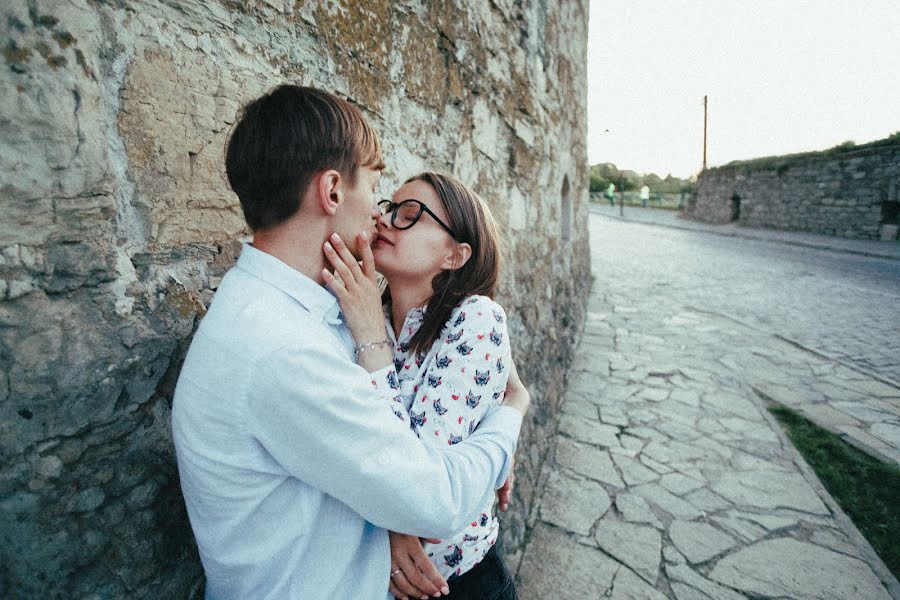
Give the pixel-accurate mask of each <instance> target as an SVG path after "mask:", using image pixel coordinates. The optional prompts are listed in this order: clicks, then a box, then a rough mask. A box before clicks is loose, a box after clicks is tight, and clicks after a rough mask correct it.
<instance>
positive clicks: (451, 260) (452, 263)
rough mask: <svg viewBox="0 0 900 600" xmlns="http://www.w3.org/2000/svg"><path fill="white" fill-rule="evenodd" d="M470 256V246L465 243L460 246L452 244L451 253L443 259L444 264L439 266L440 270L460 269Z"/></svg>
mask: <svg viewBox="0 0 900 600" xmlns="http://www.w3.org/2000/svg"><path fill="white" fill-rule="evenodd" d="M471 256H472V246H470V245H469V244H466V243H465V242H463V243H461V244H459V243H458V244H454V246H453V249H452V251H451V252H450V254H449V255H447V258H445V259H444V262H443V263H442V264H441V268H442V269H449V270H452V271H455V270H456V269H461V268H462V267H463V265H465V264H466V262H468V260H469V258H471Z"/></svg>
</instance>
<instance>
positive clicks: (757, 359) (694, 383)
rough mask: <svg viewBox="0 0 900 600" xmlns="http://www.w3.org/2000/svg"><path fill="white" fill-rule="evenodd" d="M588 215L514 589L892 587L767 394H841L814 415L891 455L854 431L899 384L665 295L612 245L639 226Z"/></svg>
mask: <svg viewBox="0 0 900 600" xmlns="http://www.w3.org/2000/svg"><path fill="white" fill-rule="evenodd" d="M591 226H592V242H593V243H592V258H593V261H594V262H593V264H594V274H595V277H596V281H595V284H594V291H593V294H592V297H591V299H590V304H589V312H588V320H587V323H586V326H585V331H584V334H583V337H582V340H581V346H580V351H579V353H578V358H577V359H576V363H575V364H574V365H573V367H572V371H571V373H570V379H569V390H568V394H567V399H566V402H565V404H564V406H563V413H562V414H561V416H560V423H559V436H558V444H557V446H556V453H555V460H553V461H548V481H547V485H546V488H545V490H544V492H543V494H542V497H541V501H540V509H539V514H538V515H537V518H536V521H535V522H534V523H533V528H532V530H531V535H530V539H529V544H528V546H527V547H526V550H525V553H524V556H523V559H522V562H521V563H520V567H519V570H518V578H519V582H520V592H521V595H522V597H523V598H524V599H531V598H536V599H543V598H621V599H625V598H635V599H638V598H640V599H656V598H676V599H677V600H705V599H719V598H722V599H726V600H731V599H739V598H808V599H825V598H834V599H838V598H841V599H845V598H860V599H863V598H864V599H867V600H869V599H880V598H890V597H891V594H893V595H894V597H898V595H900V586H898V584H897V581H896V579H894V578H893V577H892V576H891V575H890V573H889V572H888V571H887V570H886V568H885V567H884V565H883V564H882V563H881V561H880V560H879V559H878V558H877V556H875V555H874V553H873V552H872V550H871V548H870V547H869V546H868V544H866V542H865V541H864V540H863V539H862V538H861V536H860V535H859V533H858V532H857V531H856V530H855V528H854V527H853V526H852V524H851V523H850V522H849V520H847V518H846V516H844V515H843V513H842V512H841V511H840V509H838V508H837V507H836V506H835V504H834V502H833V501H832V500H831V498H830V497H829V496H828V494H827V493H826V492H825V491H824V489H822V487H821V486H820V484H819V483H818V481H817V480H816V479H815V477H814V476H813V475H812V474H811V472H810V471H809V469H808V467H807V466H806V465H805V463H804V462H803V461H802V459H800V458H799V455H798V454H797V453H796V451H795V450H794V449H793V447H792V446H791V445H790V443H789V442H788V441H787V440H786V438H785V437H784V435H783V433H782V432H781V430H780V428H779V427H778V425H777V423H775V421H774V419H773V418H772V417H771V415H769V414H768V413H767V411H766V410H765V408H764V400H763V398H764V397H765V396H767V395H770V396H777V397H778V400H779V401H786V400H790V399H791V398H793V397H800V396H802V397H803V398H811V397H815V398H820V397H822V395H823V394H824V393H825V391H828V392H829V393H831V392H834V391H836V390H837V391H840V395H841V397H842V398H845V399H846V402H847V403H848V406H847V407H844V408H845V409H846V411H843V410H838V409H834V408H833V407H832V404H833V403H819V404H821V406H819V408H818V410H820V411H821V412H822V413H823V416H822V417H821V418H822V419H824V420H828V419H832V420H833V421H834V423H833V425H834V426H835V427H839V426H841V425H843V426H845V427H848V428H853V427H856V428H859V432H858V433H859V434H865V435H869V436H871V437H873V438H874V439H875V440H877V441H878V442H879V443H881V444H882V446H881V447H882V450H884V451H885V452H887V451H890V450H892V449H896V448H897V446H898V445H897V444H894V445H893V446H891V445H890V444H884V443H883V442H884V440H882V439H881V438H875V436H874V435H873V434H872V433H871V432H870V431H869V430H866V431H863V430H862V428H861V427H862V426H863V424H867V423H869V421H867V420H866V419H865V417H869V418H871V417H873V416H877V417H878V422H879V423H883V424H889V423H890V422H891V420H890V419H892V418H893V417H892V416H891V415H894V416H896V414H897V408H898V405H900V402H898V398H900V394H898V393H897V389H896V388H895V387H893V386H891V385H889V384H886V383H884V382H882V381H880V380H878V379H876V378H873V377H869V376H866V375H865V374H863V373H861V372H859V371H858V370H855V369H851V368H848V367H846V366H843V365H841V364H840V363H835V361H833V360H830V359H828V358H825V357H822V356H820V355H817V354H814V353H810V352H808V351H807V350H805V349H803V348H799V347H798V346H797V345H796V344H793V343H790V342H787V341H784V340H782V339H779V338H777V337H774V336H773V335H772V332H771V331H767V330H765V329H762V328H759V327H756V326H754V325H752V324H751V325H748V324H745V323H742V322H740V321H739V320H736V319H734V318H733V317H732V316H730V315H723V314H720V313H719V312H718V311H716V310H712V309H710V308H709V306H701V307H698V306H696V302H693V301H690V299H689V297H679V296H678V294H671V293H668V294H667V295H666V296H665V298H663V297H662V296H661V295H662V294H664V293H665V292H664V291H663V290H664V289H665V288H666V287H667V286H669V287H671V286H672V285H674V284H673V282H672V281H671V280H669V279H665V278H663V279H659V278H655V277H647V276H646V275H647V274H646V273H644V272H642V271H641V270H640V269H635V265H634V264H631V263H630V262H629V261H628V260H625V259H624V258H623V257H622V256H620V255H619V251H618V250H617V248H618V249H620V248H622V245H623V241H624V240H627V241H628V244H630V246H629V248H632V249H640V248H643V249H647V248H651V251H652V248H653V244H652V243H650V242H649V241H648V240H645V239H644V238H642V237H641V232H640V231H638V230H636V229H635V228H641V227H643V228H645V229H647V226H639V225H629V224H626V223H620V222H613V221H611V220H609V219H605V218H602V217H592V225H591ZM645 234H646V232H645ZM684 235H697V234H693V233H692V234H684ZM650 237H652V238H653V239H654V240H659V239H660V238H661V237H665V236H664V235H663V234H661V233H660V232H659V231H657V230H656V229H655V228H654V231H653V232H652V235H651V236H650ZM732 243H733V242H732ZM657 250H658V249H657ZM695 250H696V249H695ZM636 253H637V254H638V255H639V259H640V260H646V259H647V257H645V256H643V255H642V254H640V252H639V251H636ZM657 258H659V257H657ZM676 258H678V259H679V260H680V261H681V262H684V260H685V257H684V256H681V257H676ZM692 258H694V257H692ZM660 286H661V287H660ZM668 291H669V292H672V291H673V290H671V289H669V290H668ZM685 299H687V301H685ZM663 300H665V301H663ZM829 386H830V387H829ZM819 388H822V389H819ZM831 388H834V389H831ZM798 404H799V405H802V406H804V407H807V408H808V406H807V405H810V406H813V405H815V403H809V402H806V401H803V402H800V401H798ZM832 410H834V411H836V412H837V413H838V414H833V413H832V412H831V411H832ZM867 410H872V411H875V412H876V413H878V414H877V415H872V414H868V413H866V411H867ZM853 412H855V413H856V416H854V417H849V414H850V413H853ZM844 418H853V419H855V421H854V424H851V423H850V422H849V421H848V422H846V423H844V424H840V423H838V422H837V421H839V420H840V419H844ZM888 433H889V435H888V437H890V432H888ZM869 441H870V443H872V444H875V443H876V442H875V441H873V440H869Z"/></svg>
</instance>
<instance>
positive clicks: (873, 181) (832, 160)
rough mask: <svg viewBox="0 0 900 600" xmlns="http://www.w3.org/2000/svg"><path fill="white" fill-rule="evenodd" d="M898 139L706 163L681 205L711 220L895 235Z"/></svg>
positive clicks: (857, 235)
mask: <svg viewBox="0 0 900 600" xmlns="http://www.w3.org/2000/svg"><path fill="white" fill-rule="evenodd" d="M898 203H900V138H896V137H894V138H889V139H886V140H880V141H878V142H873V143H871V144H866V145H862V146H851V147H849V148H843V147H839V148H835V149H832V150H827V151H824V152H811V153H807V154H797V155H790V156H783V157H772V158H766V159H759V160H755V161H745V162H738V163H734V164H732V165H726V166H724V167H718V168H714V169H708V170H707V171H705V172H704V173H702V174H701V175H700V178H699V181H698V182H697V191H696V193H695V194H694V196H693V197H692V199H691V200H690V201H689V202H688V203H687V204H686V205H685V214H686V216H688V217H691V218H695V219H698V220H701V221H707V222H711V223H728V222H735V221H736V222H737V223H738V224H739V225H745V226H747V227H770V228H774V229H785V230H792V231H808V232H812V233H823V234H827V235H835V236H841V237H849V238H863V239H878V238H881V237H884V238H885V239H896V238H897V227H896V225H897V224H898V220H897V219H898Z"/></svg>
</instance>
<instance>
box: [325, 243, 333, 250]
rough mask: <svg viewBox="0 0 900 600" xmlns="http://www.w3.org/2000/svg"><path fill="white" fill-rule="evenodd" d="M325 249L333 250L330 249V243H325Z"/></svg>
mask: <svg viewBox="0 0 900 600" xmlns="http://www.w3.org/2000/svg"><path fill="white" fill-rule="evenodd" d="M325 249H326V250H334V248H332V247H331V242H325Z"/></svg>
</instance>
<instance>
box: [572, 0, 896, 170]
mask: <svg viewBox="0 0 900 600" xmlns="http://www.w3.org/2000/svg"><path fill="white" fill-rule="evenodd" d="M704 94H706V95H708V96H709V117H708V149H707V164H708V166H716V165H721V164H725V163H727V162H730V161H732V160H741V159H748V158H755V157H759V156H771V155H779V154H788V153H793V152H805V151H810V150H824V149H826V148H830V147H832V146H836V145H837V144H840V143H842V142H844V141H847V140H852V141H854V142H856V143H858V144H860V143H865V142H870V141H872V140H877V139H881V138H885V137H887V136H888V135H890V134H891V133H893V132H896V131H900V0H864V1H861V0H814V1H806V0H780V1H772V0H618V1H616V0H591V1H590V25H589V35H588V161H589V162H590V163H591V164H596V163H598V162H612V163H615V164H616V166H617V167H619V168H620V169H632V170H635V171H637V172H639V173H649V172H654V173H657V174H658V175H661V176H665V175H666V174H668V173H671V174H672V175H675V176H677V177H688V176H690V175H691V174H694V173H697V172H699V171H700V169H701V167H702V165H703V96H704Z"/></svg>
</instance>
